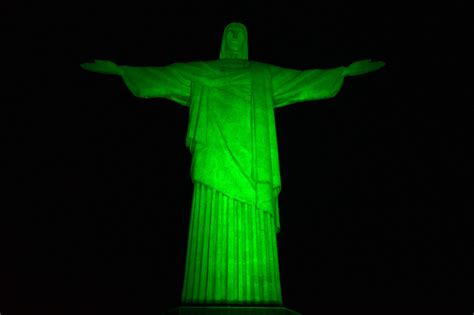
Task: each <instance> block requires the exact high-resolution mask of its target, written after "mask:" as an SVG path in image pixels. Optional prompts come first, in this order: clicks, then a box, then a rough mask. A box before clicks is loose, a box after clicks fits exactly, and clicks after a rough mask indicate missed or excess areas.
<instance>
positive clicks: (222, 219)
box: [121, 59, 343, 305]
mask: <svg viewBox="0 0 474 315" xmlns="http://www.w3.org/2000/svg"><path fill="white" fill-rule="evenodd" d="M121 68H122V69H123V70H124V71H123V75H122V77H123V79H124V81H125V83H126V85H127V87H128V88H129V89H130V90H131V92H132V93H133V94H134V95H135V96H137V97H143V98H152V97H163V98H167V99H170V100H173V101H175V102H177V103H179V104H181V105H184V106H187V107H189V109H190V113H189V125H188V132H187V137H186V145H187V146H188V147H189V149H190V151H191V153H192V156H193V159H192V166H191V178H192V180H193V183H194V197H193V205H192V211H191V219H190V228H189V238H188V250H187V258H186V270H185V279H184V286H183V294H182V302H183V303H185V304H275V305H281V304H282V298H281V288H280V276H279V269H278V254H277V243H276V233H278V231H279V230H280V221H279V210H278V194H279V192H280V189H281V183H280V172H279V162H278V147H277V138H276V128H275V118H274V108H276V107H281V106H285V105H288V104H293V103H297V102H303V101H309V100H318V99H324V98H330V97H333V96H335V95H336V94H337V93H338V91H339V90H340V88H341V86H342V82H343V67H339V68H334V69H328V70H319V69H315V70H305V71H299V70H292V69H284V68H281V67H276V66H273V65H269V64H264V63H259V62H254V61H247V60H239V59H220V60H215V61H202V62H190V63H175V64H172V65H169V66H165V67H131V66H121Z"/></svg>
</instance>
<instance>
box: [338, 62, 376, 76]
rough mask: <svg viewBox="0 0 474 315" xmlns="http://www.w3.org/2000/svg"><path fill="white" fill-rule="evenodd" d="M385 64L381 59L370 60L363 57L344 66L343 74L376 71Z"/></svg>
mask: <svg viewBox="0 0 474 315" xmlns="http://www.w3.org/2000/svg"><path fill="white" fill-rule="evenodd" d="M383 66H385V62H383V61H372V60H371V59H365V60H360V61H356V62H353V63H352V64H351V65H350V66H349V67H346V68H344V75H345V76H352V75H360V74H365V73H369V72H372V71H376V70H378V69H380V68H382V67H383Z"/></svg>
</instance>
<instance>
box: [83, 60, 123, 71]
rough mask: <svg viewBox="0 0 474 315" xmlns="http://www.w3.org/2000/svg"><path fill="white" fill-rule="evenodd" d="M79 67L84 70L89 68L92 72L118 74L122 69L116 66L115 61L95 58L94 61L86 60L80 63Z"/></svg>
mask: <svg viewBox="0 0 474 315" xmlns="http://www.w3.org/2000/svg"><path fill="white" fill-rule="evenodd" d="M81 68H82V69H84V70H89V71H93V72H98V73H103V74H118V75H121V74H122V73H123V70H122V69H121V68H120V67H119V66H117V65H116V64H115V63H113V62H112V61H109V60H97V59H96V60H95V62H93V63H91V62H86V63H83V64H81Z"/></svg>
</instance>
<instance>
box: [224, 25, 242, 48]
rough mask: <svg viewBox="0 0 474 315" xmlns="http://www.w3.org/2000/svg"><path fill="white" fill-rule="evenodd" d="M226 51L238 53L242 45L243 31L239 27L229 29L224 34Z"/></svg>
mask: <svg viewBox="0 0 474 315" xmlns="http://www.w3.org/2000/svg"><path fill="white" fill-rule="evenodd" d="M225 39H226V44H227V49H229V50H231V51H236V52H237V51H240V50H241V49H242V46H243V45H244V40H245V38H244V31H243V30H242V29H241V28H240V27H229V28H228V29H227V32H226V34H225Z"/></svg>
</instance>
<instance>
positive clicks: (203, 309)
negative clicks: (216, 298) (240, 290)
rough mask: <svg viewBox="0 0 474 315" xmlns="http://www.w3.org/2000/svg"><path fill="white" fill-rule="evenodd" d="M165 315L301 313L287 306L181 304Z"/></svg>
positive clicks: (268, 314) (285, 314) (271, 314)
mask: <svg viewBox="0 0 474 315" xmlns="http://www.w3.org/2000/svg"><path fill="white" fill-rule="evenodd" d="M163 315H301V314H300V313H297V312H295V311H292V310H290V309H287V308H285V307H257V306H247V307H246V306H181V307H178V308H175V309H172V310H169V311H167V312H165V313H163Z"/></svg>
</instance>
